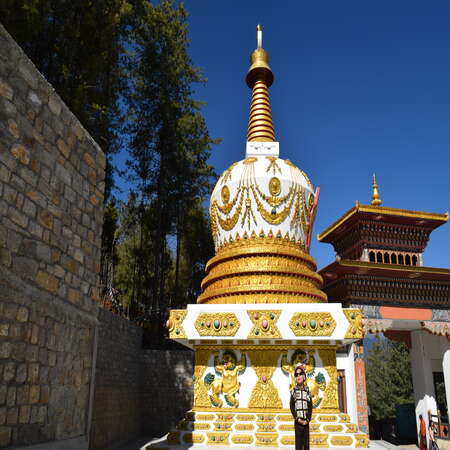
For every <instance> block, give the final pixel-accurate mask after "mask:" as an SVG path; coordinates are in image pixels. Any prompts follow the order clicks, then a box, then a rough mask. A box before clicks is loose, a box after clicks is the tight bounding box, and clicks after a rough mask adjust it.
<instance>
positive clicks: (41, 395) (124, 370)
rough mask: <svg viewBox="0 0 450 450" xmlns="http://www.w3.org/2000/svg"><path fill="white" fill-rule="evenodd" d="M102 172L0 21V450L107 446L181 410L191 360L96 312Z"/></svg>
mask: <svg viewBox="0 0 450 450" xmlns="http://www.w3.org/2000/svg"><path fill="white" fill-rule="evenodd" d="M105 164H106V161H105V156H104V154H103V152H102V151H101V149H100V148H99V147H98V145H97V144H96V143H95V142H94V141H93V140H92V138H91V137H90V135H89V134H88V133H87V132H86V130H84V128H83V127H82V126H81V124H80V123H79V122H78V120H77V119H76V118H75V117H74V116H73V114H72V113H71V112H70V111H69V110H68V108H67V106H66V105H65V104H64V102H63V101H62V100H61V99H60V97H59V96H58V95H57V94H56V93H55V91H54V90H53V88H52V87H51V86H50V85H49V84H48V83H47V81H46V80H45V79H44V77H43V76H42V75H41V74H40V73H39V72H38V71H37V70H36V68H35V66H34V65H33V63H32V62H31V61H30V60H29V59H28V58H27V57H26V55H25V54H24V53H23V52H22V50H21V49H20V48H19V47H18V46H17V44H16V43H15V42H14V40H13V39H12V38H11V36H9V34H8V33H7V32H6V31H5V29H4V28H3V27H2V26H1V25H0V447H2V448H5V447H11V446H12V447H17V446H20V447H22V446H26V445H32V444H42V445H41V446H40V448H47V446H48V448H52V449H54V448H57V449H58V450H64V449H65V448H72V449H73V448H74V446H73V445H74V444H73V442H75V441H76V442H84V443H83V447H82V448H83V449H86V448H87V445H88V435H89V436H90V439H89V441H90V442H89V448H90V449H91V450H103V449H111V448H113V447H115V446H116V444H117V443H118V442H124V441H127V440H129V439H131V438H133V437H135V436H136V435H138V434H144V433H145V434H147V435H150V436H155V437H158V436H162V435H164V434H165V433H167V432H168V431H169V430H170V429H171V428H173V427H174V426H175V425H176V424H177V422H178V421H179V420H181V419H182V418H183V416H184V413H185V412H186V411H187V410H189V409H190V407H191V402H192V375H193V354H192V352H191V351H162V350H161V351H158V350H143V349H142V328H140V327H138V326H137V325H135V324H133V323H130V322H129V321H127V320H125V319H123V318H121V317H118V316H115V315H113V314H112V313H110V312H109V311H105V310H103V309H99V308H98V306H97V305H98V303H97V302H96V300H98V297H99V292H98V289H99V286H98V271H99V263H100V245H101V228H102V216H103V191H104V182H103V180H104V172H105ZM95 355H97V357H95ZM69 442H71V443H69ZM75 445H77V444H75ZM77 448H78V447H77Z"/></svg>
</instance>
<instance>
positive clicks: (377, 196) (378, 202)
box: [372, 174, 381, 206]
mask: <svg viewBox="0 0 450 450" xmlns="http://www.w3.org/2000/svg"><path fill="white" fill-rule="evenodd" d="M372 205H373V206H381V199H380V194H379V193H378V184H377V179H376V177H375V174H373V184H372Z"/></svg>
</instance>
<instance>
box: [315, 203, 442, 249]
mask: <svg viewBox="0 0 450 450" xmlns="http://www.w3.org/2000/svg"><path fill="white" fill-rule="evenodd" d="M358 214H364V215H366V216H371V215H373V219H375V220H377V221H380V222H382V221H383V219H384V218H385V220H384V221H385V222H386V221H387V220H392V219H394V218H395V219H400V220H402V221H404V222H411V225H419V226H420V225H424V224H425V222H428V226H433V228H436V227H438V226H440V225H442V224H443V223H445V222H447V221H448V212H447V213H445V214H439V213H429V212H424V211H411V210H407V209H399V208H388V207H385V206H374V205H360V204H359V203H358V202H356V205H355V206H354V207H353V208H351V209H349V210H348V211H347V212H346V213H345V214H344V215H343V216H341V217H340V218H339V219H338V220H336V221H335V222H334V223H332V224H331V225H330V226H329V227H328V228H326V229H325V230H324V231H323V232H322V233H319V234H318V235H317V239H318V240H319V241H321V242H328V239H329V238H330V237H331V234H333V233H334V232H335V231H336V230H338V229H339V228H340V227H342V226H343V225H344V224H345V223H347V222H348V221H349V220H350V219H351V218H353V217H354V216H356V215H358ZM387 217H389V219H387ZM386 219H387V220H386ZM405 219H406V220H405ZM411 219H416V223H414V222H413V221H412V220H411ZM432 222H434V223H433V224H432Z"/></svg>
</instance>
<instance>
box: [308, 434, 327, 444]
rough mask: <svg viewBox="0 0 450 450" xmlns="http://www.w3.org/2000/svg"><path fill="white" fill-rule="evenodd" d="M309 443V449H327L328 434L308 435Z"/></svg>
mask: <svg viewBox="0 0 450 450" xmlns="http://www.w3.org/2000/svg"><path fill="white" fill-rule="evenodd" d="M309 443H310V445H311V447H328V434H319V433H317V434H315V433H314V434H310V435H309Z"/></svg>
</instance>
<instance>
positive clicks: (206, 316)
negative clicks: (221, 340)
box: [195, 313, 241, 336]
mask: <svg viewBox="0 0 450 450" xmlns="http://www.w3.org/2000/svg"><path fill="white" fill-rule="evenodd" d="M240 325H241V324H240V322H239V320H238V318H237V317H236V314H234V313H202V314H199V316H198V317H197V320H196V321H195V329H196V330H197V332H198V334H199V335H200V336H235V335H236V333H237V331H238V330H239V327H240Z"/></svg>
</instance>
